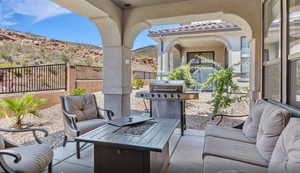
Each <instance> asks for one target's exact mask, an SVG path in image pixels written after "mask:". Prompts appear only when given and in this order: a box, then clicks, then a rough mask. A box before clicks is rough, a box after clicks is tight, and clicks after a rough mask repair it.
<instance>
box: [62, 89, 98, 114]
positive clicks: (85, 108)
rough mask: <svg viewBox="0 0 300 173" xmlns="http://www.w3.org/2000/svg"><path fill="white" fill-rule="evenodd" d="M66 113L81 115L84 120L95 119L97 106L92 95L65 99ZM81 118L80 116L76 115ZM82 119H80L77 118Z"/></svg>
mask: <svg viewBox="0 0 300 173" xmlns="http://www.w3.org/2000/svg"><path fill="white" fill-rule="evenodd" d="M65 108H66V111H67V112H69V113H73V114H76V113H77V114H78V113H79V112H80V114H83V115H84V116H85V119H95V118H97V105H96V102H95V99H94V96H93V95H92V94H86V95H75V96H66V97H65ZM78 116H79V117H81V116H82V115H78ZM79 119H82V118H79Z"/></svg>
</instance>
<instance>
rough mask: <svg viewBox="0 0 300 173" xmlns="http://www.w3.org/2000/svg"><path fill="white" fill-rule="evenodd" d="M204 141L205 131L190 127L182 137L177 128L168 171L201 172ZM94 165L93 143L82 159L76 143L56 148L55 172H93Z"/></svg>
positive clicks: (180, 172)
mask: <svg viewBox="0 0 300 173" xmlns="http://www.w3.org/2000/svg"><path fill="white" fill-rule="evenodd" d="M203 142H204V131H200V130H192V129H188V130H187V131H186V133H185V136H183V137H181V138H180V130H179V129H176V130H175V132H174V134H173V136H172V137H171V139H170V151H173V152H172V154H171V161H170V166H169V168H168V171H167V173H200V172H201V171H202V159H201V154H202V148H203ZM93 165H94V153H93V146H92V145H91V144H89V145H86V146H85V147H83V149H82V151H81V159H77V158H76V153H75V144H74V143H68V144H67V146H66V147H59V148H57V149H55V150H54V161H53V173H92V172H93ZM46 172H47V171H46ZM46 172H45V173H46Z"/></svg>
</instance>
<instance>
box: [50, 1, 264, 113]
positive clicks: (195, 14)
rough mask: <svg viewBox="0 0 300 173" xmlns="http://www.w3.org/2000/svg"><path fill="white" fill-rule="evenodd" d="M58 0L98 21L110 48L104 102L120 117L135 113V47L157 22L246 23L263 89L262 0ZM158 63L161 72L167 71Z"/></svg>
mask: <svg viewBox="0 0 300 173" xmlns="http://www.w3.org/2000/svg"><path fill="white" fill-rule="evenodd" d="M53 2H55V3H57V4H59V5H61V6H62V7H65V8H67V9H69V10H71V11H74V12H76V13H78V14H80V15H81V16H84V17H86V18H88V19H90V20H91V21H92V22H94V23H95V24H96V25H97V26H98V28H99V31H100V32H101V35H102V43H103V50H104V62H103V67H104V84H103V93H104V95H105V97H104V99H105V104H104V106H105V109H110V110H113V111H114V112H115V115H116V116H118V117H121V116H127V115H129V113H130V93H131V70H130V69H131V59H130V58H131V56H130V49H132V47H133V43H134V40H135V38H136V36H137V35H138V34H139V33H140V32H141V31H143V30H144V29H147V28H149V27H151V26H155V25H166V24H184V23H191V22H194V21H203V20H224V21H227V22H229V23H232V24H234V25H236V26H238V27H240V28H241V30H242V32H244V33H245V36H246V39H247V40H248V42H249V45H250V47H251V55H252V58H251V75H250V86H251V87H250V93H251V94H250V95H251V97H252V99H253V100H255V99H256V98H258V97H259V96H260V95H261V74H262V71H261V69H260V66H261V59H262V58H261V38H262V37H261V31H262V28H261V14H262V12H261V1H259V0H257V1H247V0H241V1H235V0H232V1H231V0H229V1H226V2H225V1H221V0H213V1H205V2H202V1H186V0H183V1H182V0H178V1H177V0H176V1H169V0H164V1H158V0H157V1H146V0H143V1H138V2H137V1H128V2H127V1H118V0H114V1H84V0H82V1H75V2H74V1H71V0H67V1H65V0H53ZM245 6H247V8H244V7H245ZM166 9H170V10H166ZM158 69H159V70H158V72H157V73H158V76H160V75H161V73H164V71H161V70H160V69H161V68H159V67H158ZM112 79H114V80H112Z"/></svg>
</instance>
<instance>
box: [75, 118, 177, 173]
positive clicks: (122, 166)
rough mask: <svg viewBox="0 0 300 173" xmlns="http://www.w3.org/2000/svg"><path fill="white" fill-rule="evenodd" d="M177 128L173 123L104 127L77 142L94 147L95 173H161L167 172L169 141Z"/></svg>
mask: <svg viewBox="0 0 300 173" xmlns="http://www.w3.org/2000/svg"><path fill="white" fill-rule="evenodd" d="M178 124H179V121H178V120H176V119H155V120H150V121H146V122H144V123H139V124H135V125H130V126H123V127H118V126H114V125H111V124H106V125H104V126H102V127H99V128H97V129H95V130H92V131H90V132H88V133H86V134H84V135H81V136H79V137H77V138H76V140H77V141H80V142H87V143H92V144H94V172H95V173H99V172H104V173H116V172H124V173H125V172H130V173H159V172H161V173H162V172H165V171H166V169H167V168H168V163H169V160H170V156H169V139H170V138H171V136H172V134H173V132H174V130H175V128H176V126H177V125H178Z"/></svg>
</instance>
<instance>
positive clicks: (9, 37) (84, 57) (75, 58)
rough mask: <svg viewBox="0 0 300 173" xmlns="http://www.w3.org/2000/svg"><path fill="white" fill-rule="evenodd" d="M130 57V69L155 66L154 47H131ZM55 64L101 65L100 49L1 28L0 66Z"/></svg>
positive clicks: (101, 53)
mask: <svg viewBox="0 0 300 173" xmlns="http://www.w3.org/2000/svg"><path fill="white" fill-rule="evenodd" d="M132 57H133V61H132V62H133V68H134V66H147V67H148V68H150V69H155V68H156V57H157V56H156V48H155V46H149V47H145V48H141V49H137V50H134V51H133V52H132ZM58 63H71V64H78V65H91V66H102V64H103V50H102V48H101V47H100V46H99V47H98V46H93V45H87V44H81V43H74V42H66V41H59V40H53V39H50V38H47V37H43V36H39V35H33V34H30V33H22V32H18V31H13V30H5V29H0V67H1V66H2V67H6V66H26V65H41V64H58Z"/></svg>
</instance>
